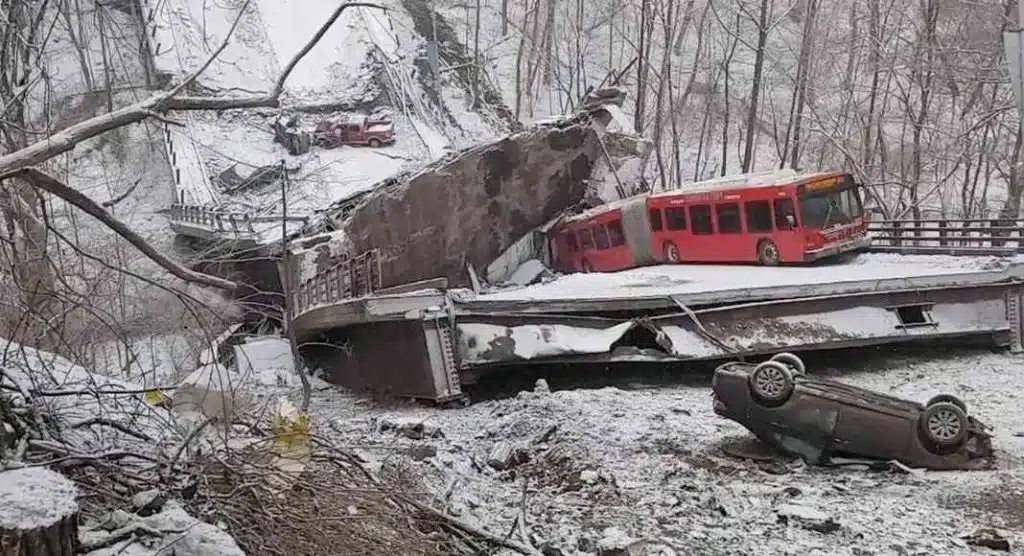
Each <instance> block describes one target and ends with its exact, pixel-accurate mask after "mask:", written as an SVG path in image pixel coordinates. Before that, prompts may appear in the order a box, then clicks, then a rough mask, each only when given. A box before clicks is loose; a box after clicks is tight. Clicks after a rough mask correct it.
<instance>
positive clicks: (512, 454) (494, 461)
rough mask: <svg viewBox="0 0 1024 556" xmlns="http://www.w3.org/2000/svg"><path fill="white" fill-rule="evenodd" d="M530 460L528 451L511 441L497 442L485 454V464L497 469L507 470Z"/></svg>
mask: <svg viewBox="0 0 1024 556" xmlns="http://www.w3.org/2000/svg"><path fill="white" fill-rule="evenodd" d="M529 460H530V453H529V451H527V450H526V448H524V447H523V446H517V445H514V444H512V443H511V442H505V441H502V442H498V443H497V444H495V445H494V446H493V447H491V451H490V453H488V454H487V465H489V466H491V467H492V468H494V469H496V470H498V471H507V470H509V469H512V468H513V467H515V466H517V465H519V464H522V463H526V462H527V461H529Z"/></svg>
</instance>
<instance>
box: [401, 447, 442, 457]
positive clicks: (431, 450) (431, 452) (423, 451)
mask: <svg viewBox="0 0 1024 556" xmlns="http://www.w3.org/2000/svg"><path fill="white" fill-rule="evenodd" d="M405 453H406V454H408V456H409V457H411V458H412V459H414V460H416V461H423V460H425V459H427V458H432V457H434V456H436V455H437V447H436V446H434V445H433V444H414V445H413V446H410V447H409V449H408V450H406V451H405Z"/></svg>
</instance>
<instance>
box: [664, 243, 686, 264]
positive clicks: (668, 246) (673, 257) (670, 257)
mask: <svg viewBox="0 0 1024 556" xmlns="http://www.w3.org/2000/svg"><path fill="white" fill-rule="evenodd" d="M663 251H664V254H665V262H666V263H668V264H679V262H680V261H682V259H683V257H682V256H681V255H680V254H679V247H677V246H676V244H675V243H672V242H671V241H666V242H665V248H664V250H663Z"/></svg>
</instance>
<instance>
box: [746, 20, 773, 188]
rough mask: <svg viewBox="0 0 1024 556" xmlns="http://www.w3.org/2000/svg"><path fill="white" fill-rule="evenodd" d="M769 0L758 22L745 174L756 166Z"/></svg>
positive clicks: (748, 113) (749, 107)
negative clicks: (758, 111) (756, 142)
mask: <svg viewBox="0 0 1024 556" xmlns="http://www.w3.org/2000/svg"><path fill="white" fill-rule="evenodd" d="M769 5H770V2H769V0H761V13H760V14H759V15H758V22H757V51H756V52H754V78H753V83H751V84H750V105H749V106H748V107H747V137H746V141H745V144H744V145H743V172H749V171H750V168H751V167H752V166H753V165H754V141H755V140H756V139H757V109H758V103H759V102H760V100H761V75H762V74H763V73H764V50H765V46H766V44H767V43H768V8H769Z"/></svg>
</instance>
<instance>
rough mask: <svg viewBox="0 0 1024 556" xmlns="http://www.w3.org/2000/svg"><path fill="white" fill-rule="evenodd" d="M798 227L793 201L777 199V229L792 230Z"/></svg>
mask: <svg viewBox="0 0 1024 556" xmlns="http://www.w3.org/2000/svg"><path fill="white" fill-rule="evenodd" d="M798 225H799V223H798V222H797V220H796V210H795V209H794V208H793V199H788V198H787V199H775V229H777V230H792V229H793V228H796V227H797V226H798Z"/></svg>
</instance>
